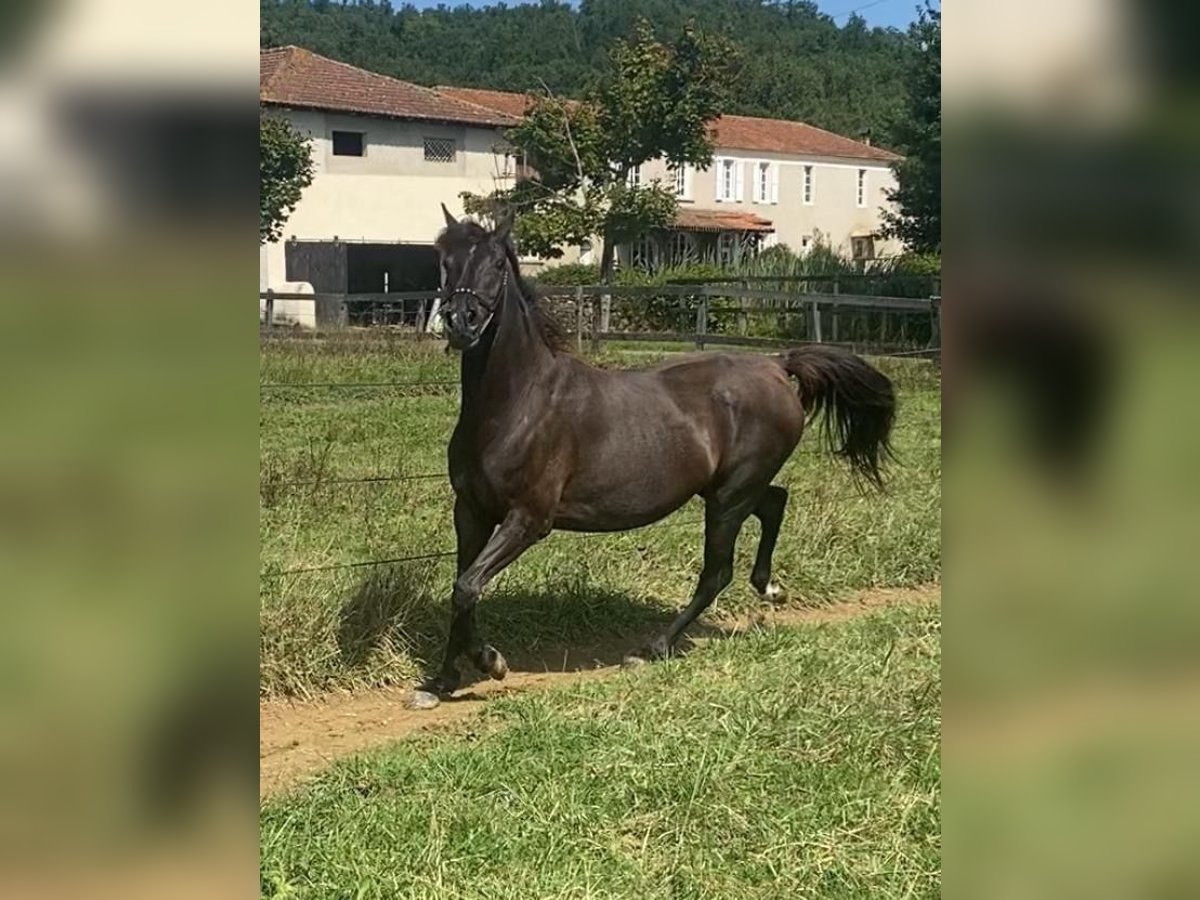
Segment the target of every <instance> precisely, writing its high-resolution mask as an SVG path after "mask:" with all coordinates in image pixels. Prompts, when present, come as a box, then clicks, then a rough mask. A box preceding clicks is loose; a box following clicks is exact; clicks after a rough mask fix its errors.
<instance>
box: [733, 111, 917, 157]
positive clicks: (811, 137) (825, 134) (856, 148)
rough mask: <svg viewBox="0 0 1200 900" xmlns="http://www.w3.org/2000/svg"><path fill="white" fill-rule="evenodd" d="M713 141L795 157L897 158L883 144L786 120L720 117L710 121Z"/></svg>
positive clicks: (734, 147)
mask: <svg viewBox="0 0 1200 900" xmlns="http://www.w3.org/2000/svg"><path fill="white" fill-rule="evenodd" d="M710 133H711V134H712V136H713V142H714V143H715V144H716V145H717V146H718V147H722V148H724V149H727V150H761V151H763V152H766V153H791V154H795V155H797V156H840V157H847V158H850V159H875V160H880V161H883V162H891V161H893V160H897V159H900V157H899V156H897V155H896V154H895V153H892V152H891V151H888V150H884V149H883V148H882V147H872V146H870V145H868V144H864V143H862V142H861V141H854V140H851V139H850V138H848V137H842V135H840V134H834V133H833V132H832V131H825V130H824V129H823V128H815V127H813V126H812V125H806V124H804V123H803V122H790V121H788V120H786V119H759V118H757V117H755V116H721V118H719V119H717V121H715V122H713V124H712V126H711V128H710Z"/></svg>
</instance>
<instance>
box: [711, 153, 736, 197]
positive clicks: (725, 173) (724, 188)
mask: <svg viewBox="0 0 1200 900" xmlns="http://www.w3.org/2000/svg"><path fill="white" fill-rule="evenodd" d="M738 163H739V161H738V160H736V159H719V160H717V192H716V197H717V200H718V201H721V202H725V203H735V202H738V201H740V200H741V199H742V167H741V166H740V165H739V164H738Z"/></svg>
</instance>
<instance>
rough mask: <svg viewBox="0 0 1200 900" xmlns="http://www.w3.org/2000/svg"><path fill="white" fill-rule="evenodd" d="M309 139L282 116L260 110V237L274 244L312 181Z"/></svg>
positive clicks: (260, 240)
mask: <svg viewBox="0 0 1200 900" xmlns="http://www.w3.org/2000/svg"><path fill="white" fill-rule="evenodd" d="M312 180H313V163H312V149H311V145H310V142H309V140H308V139H307V138H306V137H304V135H302V134H300V132H298V131H296V129H295V128H293V127H292V124H291V122H289V121H287V120H286V119H283V118H280V117H278V116H272V115H270V114H267V113H260V115H259V119H258V240H259V243H260V244H266V243H274V242H275V241H277V240H279V238H280V236H281V234H282V233H283V226H284V225H285V224H286V223H287V220H288V216H290V215H291V214H292V210H294V209H295V208H296V204H297V203H299V202H300V195H301V194H302V193H303V192H304V189H305V188H306V187H308V186H309V185H310V184H312Z"/></svg>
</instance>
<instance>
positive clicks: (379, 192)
mask: <svg viewBox="0 0 1200 900" xmlns="http://www.w3.org/2000/svg"><path fill="white" fill-rule="evenodd" d="M259 101H260V104H261V105H262V107H263V108H264V109H265V110H267V111H269V112H271V113H274V114H276V115H280V116H285V117H287V118H288V119H289V120H290V121H291V122H292V124H293V125H294V126H295V127H296V128H297V130H298V131H300V132H301V133H302V134H304V135H306V136H307V137H308V138H310V140H311V147H312V155H313V181H312V184H311V185H309V186H308V187H307V188H306V189H305V190H304V192H303V194H302V196H301V199H300V202H299V203H298V204H297V206H296V208H295V210H294V211H293V212H292V214H291V216H290V217H289V218H288V220H287V223H286V224H285V226H284V238H283V240H281V241H279V242H278V243H274V244H266V245H264V246H262V247H260V259H259V286H260V290H265V289H266V288H273V289H275V290H281V291H282V290H287V289H289V287H291V286H294V285H296V284H297V283H308V284H310V285H311V286H312V287H313V289H315V290H316V291H317V292H333V293H342V292H350V293H381V292H395V291H404V290H432V289H436V288H437V287H438V283H439V277H438V265H437V255H436V252H435V250H434V247H433V242H434V239H435V238H436V237H437V235H438V232H439V231H440V230H441V229H442V227H443V226H444V225H445V222H444V219H443V217H442V211H441V205H442V204H445V205H446V208H447V209H449V210H450V211H451V212H452V213H454V214H455V215H462V213H463V208H462V200H461V197H460V195H461V193H462V192H463V191H471V192H474V193H488V192H490V191H492V190H495V189H496V188H497V187H500V186H504V185H506V184H510V183H511V180H512V178H513V176H514V174H515V172H514V170H513V169H514V167H513V162H512V157H511V156H510V155H508V154H506V153H505V151H504V147H503V139H502V133H503V130H504V129H505V128H506V127H508V126H510V125H512V124H513V123H514V121H515V120H514V119H512V118H511V117H509V116H505V115H504V114H502V113H497V112H495V111H494V110H488V109H484V108H483V107H479V106H475V105H473V104H470V103H465V102H462V101H458V100H455V99H454V98H452V97H447V96H443V95H442V94H440V93H438V92H437V91H434V90H431V89H429V88H422V87H419V86H417V85H413V84H408V83H406V82H402V81H397V80H396V79H392V78H386V77H385V76H382V75H376V74H374V73H371V72H366V71H364V70H362V69H357V68H355V67H353V66H348V65H346V64H344V63H339V62H335V61H334V60H330V59H326V58H325V57H322V56H319V55H317V54H315V53H311V52H309V51H307V50H304V49H302V48H299V47H283V48H279V49H274V50H265V51H263V52H262V54H261V59H260V81H259Z"/></svg>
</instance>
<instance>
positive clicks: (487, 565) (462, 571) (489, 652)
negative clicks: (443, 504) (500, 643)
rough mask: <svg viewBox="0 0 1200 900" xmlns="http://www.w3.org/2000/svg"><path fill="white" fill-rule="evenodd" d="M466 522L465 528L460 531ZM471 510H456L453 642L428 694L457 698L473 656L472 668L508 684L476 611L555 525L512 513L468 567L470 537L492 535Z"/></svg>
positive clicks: (504, 667) (503, 666)
mask: <svg viewBox="0 0 1200 900" xmlns="http://www.w3.org/2000/svg"><path fill="white" fill-rule="evenodd" d="M460 516H461V517H462V518H463V520H464V521H463V524H462V525H461V526H460V525H459V519H460ZM470 516H471V512H470V510H468V509H466V508H465V507H464V508H463V510H462V512H461V513H460V507H459V504H456V505H455V517H454V518H455V527H456V530H458V532H459V575H458V578H457V580H456V581H455V582H454V593H453V595H452V597H451V600H450V604H451V613H450V637H449V639H448V640H447V642H446V656H445V658H444V660H443V662H442V668H441V671H440V672H439V673H438V674H437V676H435V677H434V678H433V679H431V680H430V681H429V682H428V683H427V684H426V685H425V686H424V690H426V691H429V692H430V693H435V694H440V695H446V694H451V693H453V692H454V690H455V689H456V688H457V687H458V685H459V673H458V664H457V661H458V657H459V656H460V655H461V654H462V653H464V652H465V653H467V654H469V656H470V658H471V662H473V663H474V664H475V666H476V667H477V668H479V669H480V670H481V671H483V672H486V673H487V674H489V675H491V676H492V677H493V678H496V679H500V678H503V677H504V676H505V675H506V674H507V673H508V664H507V663H506V662H505V661H504V657H503V656H501V655H500V653H499V652H498V651H497V650H496V649H495V648H494V647H491V646H489V645H487V644H484V643H482V642H481V641H480V640H479V638H478V636H477V635H476V633H475V605H476V603H478V602H479V597H480V595H481V594H482V593H483V589H484V588H485V587H486V586H487V584H488V582H490V581H491V580H492V579H493V578H495V577H496V576H497V575H499V574H500V572H502V571H503V570H504V568H505V567H506V566H508V565H509V564H510V563H511V562H512V561H513V560H515V559H516V558H517V557H518V556H520V555H521V554H522V553H524V552H525V551H526V550H527V549H529V548H530V547H532V546H533V545H534V544H535V543H537V542H538V541H539V540H541V538H543V537H545V536H546V535H547V534H549V533H550V520H549V519H548V518H545V517H539V516H534V515H531V514H530V513H528V512H525V511H524V510H512V511H510V512H509V513H508V515H506V516H505V517H504V521H503V522H501V523H500V527H499V528H497V529H496V530H495V531H494V532H493V533H491V534H490V536H489V535H487V534H484V535H483V549H482V550H480V551H479V553H478V554H477V555H476V556H475V558H474V559H473V560H472V561H471V563H470V564H469V565H466V566H465V567H464V566H463V561H464V558H465V556H464V554H465V553H469V551H470V541H469V540H468V541H466V542H464V541H463V535H464V532H465V533H467V536H468V537H475V538H478V537H479V535H480V531H481V530H482V529H486V528H487V525H486V521H485V520H480V519H471V518H470Z"/></svg>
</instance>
